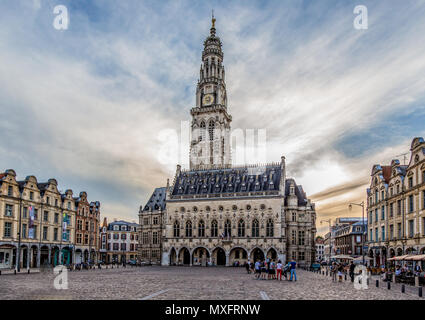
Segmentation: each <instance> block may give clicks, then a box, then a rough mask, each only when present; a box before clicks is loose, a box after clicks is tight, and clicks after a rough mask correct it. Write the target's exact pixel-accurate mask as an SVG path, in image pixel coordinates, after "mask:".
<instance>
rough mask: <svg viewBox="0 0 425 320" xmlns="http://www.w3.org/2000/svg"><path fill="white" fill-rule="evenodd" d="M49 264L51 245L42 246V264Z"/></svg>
mask: <svg viewBox="0 0 425 320" xmlns="http://www.w3.org/2000/svg"><path fill="white" fill-rule="evenodd" d="M48 264H49V247H48V246H42V247H41V248H40V265H42V266H45V265H48Z"/></svg>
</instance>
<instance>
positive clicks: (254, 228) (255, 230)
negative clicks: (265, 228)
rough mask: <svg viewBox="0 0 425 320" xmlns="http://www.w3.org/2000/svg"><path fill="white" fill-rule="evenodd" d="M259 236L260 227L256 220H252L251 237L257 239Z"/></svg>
mask: <svg viewBox="0 0 425 320" xmlns="http://www.w3.org/2000/svg"><path fill="white" fill-rule="evenodd" d="M259 236H260V226H259V223H258V220H257V219H254V221H252V237H259Z"/></svg>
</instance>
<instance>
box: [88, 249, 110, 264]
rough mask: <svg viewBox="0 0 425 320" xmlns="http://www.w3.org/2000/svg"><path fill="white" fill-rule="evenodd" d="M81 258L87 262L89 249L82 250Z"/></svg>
mask: <svg viewBox="0 0 425 320" xmlns="http://www.w3.org/2000/svg"><path fill="white" fill-rule="evenodd" d="M83 260H84V262H85V263H88V262H89V251H88V250H87V249H86V250H84V255H83ZM117 262H118V261H117Z"/></svg>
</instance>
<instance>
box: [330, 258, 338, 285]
mask: <svg viewBox="0 0 425 320" xmlns="http://www.w3.org/2000/svg"><path fill="white" fill-rule="evenodd" d="M336 268H337V266H336V263H335V262H332V264H331V267H330V273H331V275H332V282H336Z"/></svg>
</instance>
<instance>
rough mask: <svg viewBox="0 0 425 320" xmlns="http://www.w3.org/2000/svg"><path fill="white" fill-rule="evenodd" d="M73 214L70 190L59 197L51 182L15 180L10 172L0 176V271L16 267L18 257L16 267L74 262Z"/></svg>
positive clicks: (73, 200)
mask: <svg viewBox="0 0 425 320" xmlns="http://www.w3.org/2000/svg"><path fill="white" fill-rule="evenodd" d="M76 212H77V203H76V201H75V198H73V192H72V190H69V189H68V190H66V191H65V193H63V194H61V193H60V192H59V191H58V183H57V181H56V180H55V179H49V180H48V182H45V183H39V182H38V181H37V179H36V177H34V176H28V177H26V178H25V180H23V181H17V180H16V172H15V171H14V170H12V169H9V170H6V171H5V172H4V173H1V174H0V268H17V267H18V264H16V261H17V260H18V256H19V261H20V263H19V268H35V267H40V265H46V264H48V265H50V264H51V265H57V264H72V263H75V224H76ZM31 217H33V219H31ZM19 226H21V234H20V235H19V230H20V227H19ZM19 236H20V239H19ZM19 242H20V251H19V252H18V250H17V249H18V247H19Z"/></svg>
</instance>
